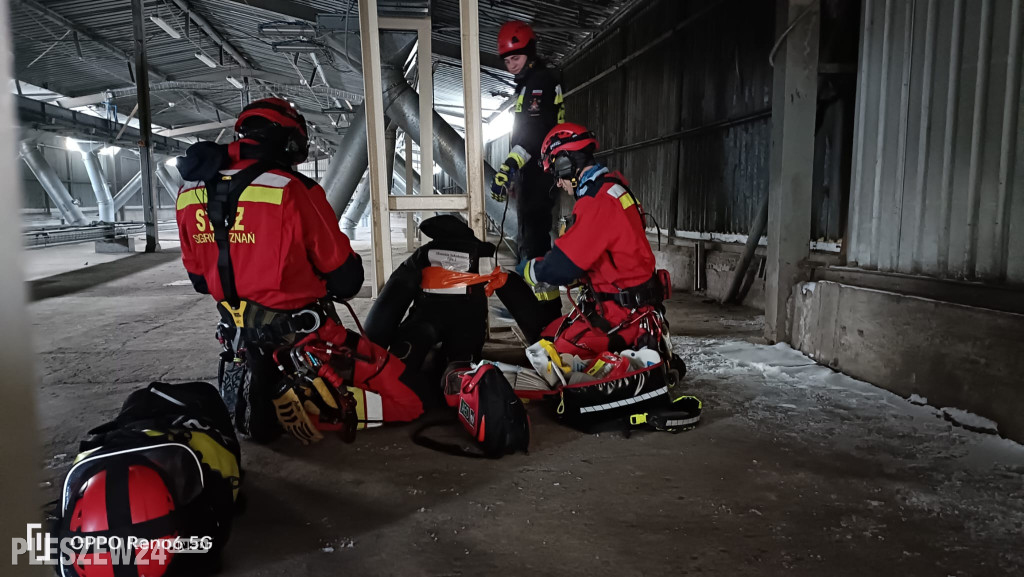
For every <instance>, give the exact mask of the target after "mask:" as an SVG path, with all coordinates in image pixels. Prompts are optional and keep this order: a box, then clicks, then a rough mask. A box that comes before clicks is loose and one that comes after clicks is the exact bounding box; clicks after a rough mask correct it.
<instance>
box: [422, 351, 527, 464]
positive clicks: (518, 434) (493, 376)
mask: <svg viewBox="0 0 1024 577" xmlns="http://www.w3.org/2000/svg"><path fill="white" fill-rule="evenodd" d="M444 396H445V400H446V401H447V402H448V405H449V406H450V407H452V408H455V409H456V410H457V412H458V421H459V423H460V424H461V425H462V427H463V428H464V429H466V431H467V432H468V433H469V435H470V437H471V438H472V439H473V442H474V444H475V445H476V446H477V448H478V449H480V451H481V452H480V453H475V452H471V451H467V450H465V449H463V448H462V447H461V446H459V445H454V444H450V443H442V442H439V441H436V440H434V439H430V438H428V437H426V436H424V434H423V433H424V432H425V431H426V430H427V429H429V428H432V427H435V426H437V425H440V424H443V423H441V422H438V423H429V424H427V425H424V426H423V427H421V428H420V429H419V430H417V431H416V433H415V434H414V435H413V441H414V442H415V443H416V444H418V445H420V446H423V447H427V448H429V449H434V450H436V451H441V452H444V453H448V454H450V455H459V456H466V457H488V458H492V459H496V458H499V457H502V456H504V455H507V454H512V453H515V452H516V451H523V452H524V453H525V452H526V451H527V449H528V448H529V445H530V418H529V416H527V414H526V407H524V406H523V403H522V401H520V400H519V398H518V397H516V395H515V391H513V390H512V385H510V384H509V382H508V381H507V380H506V379H505V376H504V375H503V374H502V373H501V371H500V370H498V369H497V368H496V367H494V366H493V365H488V364H484V365H480V366H479V367H478V368H476V369H474V368H472V366H471V365H470V364H469V363H452V364H451V365H449V367H448V370H446V371H445V376H444ZM447 422H450V421H448V420H447V419H446V420H445V421H444V423H447Z"/></svg>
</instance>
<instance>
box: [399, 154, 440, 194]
mask: <svg viewBox="0 0 1024 577" xmlns="http://www.w3.org/2000/svg"><path fill="white" fill-rule="evenodd" d="M407 172H412V194H420V192H421V190H422V188H423V187H422V183H423V181H422V180H421V179H420V173H419V171H418V170H416V167H415V166H413V167H411V168H410V169H409V171H406V169H405V159H404V158H402V157H401V156H399V155H395V174H396V175H398V178H400V179H402V189H403V190H405V188H406V185H405V181H406V173H407ZM431 188H433V186H431ZM434 194H440V193H439V192H437V191H436V190H435V191H434Z"/></svg>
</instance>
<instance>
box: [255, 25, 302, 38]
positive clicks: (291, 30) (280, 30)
mask: <svg viewBox="0 0 1024 577" xmlns="http://www.w3.org/2000/svg"><path fill="white" fill-rule="evenodd" d="M259 31H260V34H263V35H264V36H313V35H314V34H316V29H314V28H313V27H312V26H310V25H309V24H306V23H303V22H267V23H264V24H260V25H259Z"/></svg>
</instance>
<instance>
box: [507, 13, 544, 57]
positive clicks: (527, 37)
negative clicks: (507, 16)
mask: <svg viewBox="0 0 1024 577" xmlns="http://www.w3.org/2000/svg"><path fill="white" fill-rule="evenodd" d="M536 46H537V36H536V35H535V34H534V33H533V28H530V25H529V24H527V23H526V22H520V21H518V20H512V21H511V22H506V23H505V24H504V25H502V27H501V30H499V31H498V55H499V56H501V57H502V58H504V57H506V56H512V55H513V54H526V55H530V54H532V53H533V52H534V50H535V49H536Z"/></svg>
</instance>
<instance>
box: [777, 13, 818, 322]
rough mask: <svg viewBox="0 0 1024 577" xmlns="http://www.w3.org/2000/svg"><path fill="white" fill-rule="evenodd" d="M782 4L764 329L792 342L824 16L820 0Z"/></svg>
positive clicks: (806, 235) (805, 250)
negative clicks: (792, 313)
mask: <svg viewBox="0 0 1024 577" xmlns="http://www.w3.org/2000/svg"><path fill="white" fill-rule="evenodd" d="M777 6H778V10H777V14H778V17H777V22H776V30H777V34H776V36H779V37H781V36H782V35H783V32H784V31H786V30H789V35H788V36H786V37H785V39H784V40H783V41H782V42H784V44H783V46H782V49H781V50H780V53H779V57H777V58H776V59H775V71H774V74H773V76H774V79H773V84H774V87H773V90H774V92H773V95H772V151H771V160H770V175H771V178H770V181H769V189H768V190H769V193H768V194H769V197H768V262H767V270H766V275H765V277H766V282H765V329H764V330H765V338H767V339H768V340H769V341H771V342H787V341H789V338H790V335H791V331H792V327H791V326H790V319H789V318H788V317H789V315H788V311H789V306H788V303H789V297H790V295H791V293H792V291H793V287H794V286H796V284H797V283H798V282H800V281H801V280H806V278H805V277H806V276H807V272H806V270H805V265H806V260H807V257H808V255H809V252H810V249H809V245H808V239H810V237H811V199H812V188H813V187H812V181H813V178H812V177H813V174H814V118H815V113H816V110H817V97H818V37H819V23H820V18H819V12H818V10H819V0H778V3H777ZM797 20H799V21H797ZM791 26H792V28H791V29H790V27H791Z"/></svg>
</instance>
